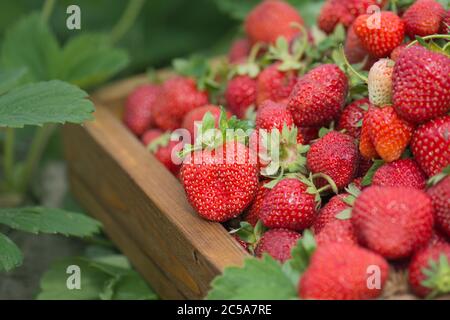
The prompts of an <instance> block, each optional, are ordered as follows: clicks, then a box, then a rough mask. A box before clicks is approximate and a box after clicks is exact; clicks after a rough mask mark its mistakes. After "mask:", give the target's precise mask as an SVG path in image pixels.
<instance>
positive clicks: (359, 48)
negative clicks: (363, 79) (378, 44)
mask: <svg viewBox="0 0 450 320" xmlns="http://www.w3.org/2000/svg"><path fill="white" fill-rule="evenodd" d="M344 53H345V56H346V57H347V60H348V62H350V63H351V64H356V63H360V62H362V61H363V60H364V59H366V57H367V62H366V64H365V65H364V69H365V70H369V69H370V68H371V67H372V65H373V64H374V63H375V62H376V61H377V60H378V59H377V58H374V57H372V56H371V55H370V53H369V52H368V51H367V50H366V49H365V48H364V47H363V45H362V44H361V40H359V38H358V36H357V35H356V33H355V30H354V29H353V26H350V27H349V28H348V30H347V37H346V39H345V45H344Z"/></svg>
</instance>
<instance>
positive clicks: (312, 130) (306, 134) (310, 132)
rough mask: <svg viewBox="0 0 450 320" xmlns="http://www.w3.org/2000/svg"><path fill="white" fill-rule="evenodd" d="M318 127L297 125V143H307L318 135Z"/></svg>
mask: <svg viewBox="0 0 450 320" xmlns="http://www.w3.org/2000/svg"><path fill="white" fill-rule="evenodd" d="M319 130H320V127H298V134H299V136H298V138H297V141H298V143H301V144H308V143H309V142H310V141H311V140H315V139H317V138H318V137H319Z"/></svg>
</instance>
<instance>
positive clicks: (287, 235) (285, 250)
mask: <svg viewBox="0 0 450 320" xmlns="http://www.w3.org/2000/svg"><path fill="white" fill-rule="evenodd" d="M300 238H301V235H300V234H299V233H298V232H295V231H292V230H288V229H271V230H269V231H267V232H266V233H264V235H263V236H262V237H261V239H260V240H259V242H258V245H257V246H256V249H255V254H256V256H257V257H262V255H263V254H264V253H268V254H269V255H270V256H271V257H272V258H274V259H275V260H278V261H280V262H281V263H283V262H285V261H286V260H289V259H290V258H291V249H292V248H293V247H294V246H295V245H296V243H297V241H298V240H299V239H300Z"/></svg>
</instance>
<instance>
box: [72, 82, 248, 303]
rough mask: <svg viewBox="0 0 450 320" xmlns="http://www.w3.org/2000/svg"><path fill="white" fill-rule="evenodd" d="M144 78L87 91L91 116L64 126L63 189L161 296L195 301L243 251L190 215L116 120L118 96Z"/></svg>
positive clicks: (176, 187)
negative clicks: (92, 109) (90, 96)
mask: <svg viewBox="0 0 450 320" xmlns="http://www.w3.org/2000/svg"><path fill="white" fill-rule="evenodd" d="M146 81H147V80H146V78H145V77H136V78H132V79H128V80H125V81H121V82H119V83H116V84H113V85H110V86H108V87H105V88H104V89H101V90H100V91H98V92H97V93H96V94H94V95H93V100H94V102H95V104H96V112H95V121H92V122H88V123H86V124H85V125H84V126H82V127H81V126H74V125H66V126H65V127H64V130H63V137H64V149H65V155H66V159H67V163H68V174H69V180H70V184H71V189H72V191H73V193H74V195H75V197H76V198H77V199H78V200H79V202H80V203H81V204H82V205H83V206H84V208H85V209H86V210H87V211H88V212H89V213H90V214H91V215H92V216H94V217H95V218H97V219H98V220H100V221H101V222H102V223H103V225H104V229H105V231H106V233H107V234H108V236H109V237H110V238H111V239H112V240H113V241H114V242H115V244H116V245H117V246H118V247H119V248H120V250H122V251H123V252H124V254H126V255H127V256H128V257H129V259H130V260H131V262H132V264H133V265H134V266H135V268H136V269H137V270H138V271H139V272H140V273H141V274H142V275H143V276H144V277H145V279H147V281H148V282H149V283H150V285H151V286H152V288H153V289H154V290H155V291H156V292H157V293H158V295H159V296H160V297H161V298H163V299H201V298H203V297H204V296H205V294H206V293H207V291H208V289H209V284H210V282H211V280H212V279H213V278H214V277H215V276H216V275H218V274H220V273H221V272H222V271H223V269H224V268H225V267H226V266H230V265H241V264H242V262H243V259H244V257H245V256H246V255H247V254H246V252H245V251H244V250H243V249H242V248H241V246H240V245H239V244H238V243H237V242H236V241H235V240H234V239H233V238H232V237H231V236H230V235H229V234H228V233H227V231H226V230H225V228H224V227H223V226H222V225H221V224H218V223H211V222H207V221H205V220H203V219H201V218H199V217H198V216H197V214H196V213H195V212H194V211H193V209H192V208H191V206H190V205H189V203H188V202H187V200H186V197H185V194H184V191H183V188H182V186H181V184H180V183H179V181H178V180H177V179H176V178H175V177H174V176H172V175H171V174H170V173H169V171H167V170H166V169H165V168H164V167H163V166H162V165H161V164H160V163H159V162H158V161H157V160H156V158H154V157H153V155H151V154H150V153H149V152H148V151H147V150H146V148H145V147H144V146H143V145H142V144H141V143H140V142H139V141H138V139H137V138H136V137H134V136H133V134H132V133H131V132H130V131H128V129H127V128H126V127H125V126H124V125H123V124H122V122H121V120H120V112H121V108H122V106H123V103H124V100H125V98H126V96H127V95H128V94H129V93H130V92H131V91H132V90H133V88H135V87H136V86H138V85H139V84H142V83H144V82H146Z"/></svg>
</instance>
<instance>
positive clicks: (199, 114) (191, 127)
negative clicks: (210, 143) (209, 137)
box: [181, 105, 231, 141]
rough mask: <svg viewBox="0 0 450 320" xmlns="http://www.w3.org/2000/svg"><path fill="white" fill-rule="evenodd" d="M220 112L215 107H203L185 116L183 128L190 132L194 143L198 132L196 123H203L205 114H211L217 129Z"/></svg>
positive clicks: (228, 114)
mask: <svg viewBox="0 0 450 320" xmlns="http://www.w3.org/2000/svg"><path fill="white" fill-rule="evenodd" d="M220 111H221V109H220V108H219V107H218V106H215V105H206V106H203V107H199V108H195V109H194V110H191V111H189V112H188V113H187V114H186V115H185V116H184V119H183V123H182V125H181V126H182V127H183V128H185V129H187V130H188V131H189V134H190V135H191V138H192V141H195V140H194V138H195V136H196V132H197V128H196V126H195V122H201V121H202V119H203V117H204V116H205V114H206V113H207V112H210V113H211V114H212V116H213V117H214V118H215V120H216V127H217V126H218V124H219V117H220ZM227 116H228V117H230V116H231V114H230V113H227Z"/></svg>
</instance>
